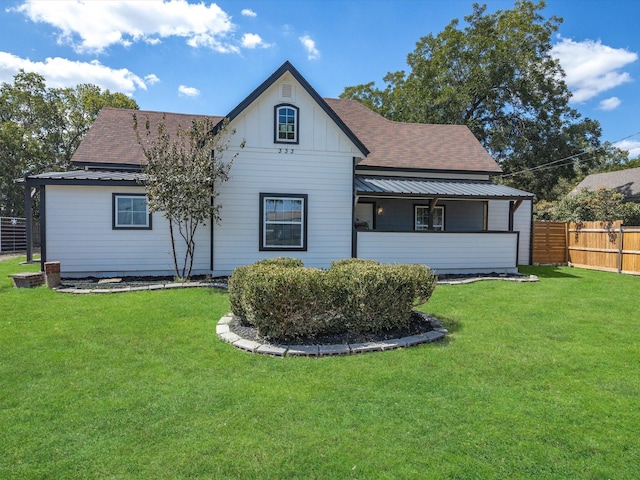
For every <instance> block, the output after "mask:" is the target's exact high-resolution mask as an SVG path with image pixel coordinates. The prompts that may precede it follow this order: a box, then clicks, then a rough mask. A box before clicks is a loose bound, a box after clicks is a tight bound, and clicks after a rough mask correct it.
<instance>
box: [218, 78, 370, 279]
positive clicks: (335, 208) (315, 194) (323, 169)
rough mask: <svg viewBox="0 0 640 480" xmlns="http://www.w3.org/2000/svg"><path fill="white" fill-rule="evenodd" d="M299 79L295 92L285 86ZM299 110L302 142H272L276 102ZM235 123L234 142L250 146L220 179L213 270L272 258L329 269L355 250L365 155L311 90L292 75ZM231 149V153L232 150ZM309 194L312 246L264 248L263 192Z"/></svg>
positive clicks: (226, 270) (227, 269) (226, 271)
mask: <svg viewBox="0 0 640 480" xmlns="http://www.w3.org/2000/svg"><path fill="white" fill-rule="evenodd" d="M283 83H288V84H290V85H292V86H293V89H292V96H291V97H290V98H286V99H285V98H282V97H281V86H282V84H283ZM282 103H288V104H292V105H295V106H296V107H298V109H299V122H300V129H299V143H297V144H284V143H275V142H274V130H275V125H274V107H275V105H279V104H282ZM230 127H231V128H232V129H235V131H236V133H235V135H234V136H233V138H232V144H235V145H237V144H238V143H239V142H240V141H242V140H243V139H244V140H245V142H246V146H245V148H244V149H242V150H241V151H240V153H239V155H238V156H237V158H236V159H235V160H234V162H233V166H232V167H231V171H230V177H231V178H230V180H229V181H228V182H226V183H224V184H222V185H221V186H220V196H219V197H218V199H217V202H218V203H219V204H220V205H222V208H221V212H220V215H221V222H220V224H219V225H215V226H214V235H213V250H214V255H213V258H214V268H213V272H212V273H213V275H228V274H230V273H231V272H232V271H233V269H234V268H236V267H238V266H240V265H247V264H251V263H253V262H256V261H258V260H261V259H264V258H270V257H283V256H284V257H293V258H300V259H301V260H302V261H303V262H304V264H305V265H306V266H308V267H317V268H326V267H329V265H330V263H331V261H333V260H337V259H341V258H349V257H350V256H351V234H352V228H353V227H352V205H353V193H352V192H353V162H354V157H358V156H361V155H362V154H361V152H359V151H358V150H357V148H356V147H355V145H354V144H353V143H352V142H351V141H350V140H349V138H348V137H347V136H346V135H345V134H344V133H343V132H342V131H341V130H340V129H339V128H338V127H337V125H336V124H335V123H334V122H333V120H332V119H331V118H330V117H329V116H328V115H327V114H326V112H325V111H324V110H323V109H322V108H321V107H320V106H319V105H318V104H317V103H316V102H315V100H313V99H312V98H311V97H310V96H309V94H308V93H307V92H306V91H305V90H304V89H303V88H302V87H301V86H300V85H298V84H297V83H296V82H295V80H294V79H293V77H291V76H290V75H289V74H286V75H285V76H284V77H283V78H282V79H281V80H280V81H277V82H275V83H274V84H273V85H272V86H271V87H270V88H268V89H267V90H266V91H265V92H263V93H262V95H261V96H260V97H259V98H258V99H256V100H255V101H254V102H253V103H252V104H251V105H249V106H248V107H247V108H246V109H245V110H243V111H242V112H241V114H240V115H238V116H237V117H236V118H235V119H234V120H233V121H232V122H231V125H230ZM229 154H231V152H229ZM261 193H269V194H300V195H307V196H308V197H307V250H306V251H286V250H279V251H260V222H261V219H260V194H261Z"/></svg>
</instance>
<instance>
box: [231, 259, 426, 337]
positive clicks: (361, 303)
mask: <svg viewBox="0 0 640 480" xmlns="http://www.w3.org/2000/svg"><path fill="white" fill-rule="evenodd" d="M301 264H302V262H299V261H291V259H273V260H268V261H262V262H258V263H255V264H253V265H248V266H244V267H239V268H237V269H236V270H235V271H234V273H233V275H232V277H231V279H230V281H229V289H230V300H231V307H232V311H233V312H234V314H235V315H237V316H240V317H242V318H244V320H245V321H246V322H248V323H249V324H251V325H253V326H254V327H256V328H257V329H258V331H259V332H260V334H261V335H262V336H264V337H267V338H272V339H278V340H286V341H294V340H296V339H313V338H314V337H318V336H321V335H323V334H326V333H352V334H367V333H382V332H385V331H388V330H392V329H396V328H402V327H404V326H406V325H408V324H409V323H410V321H411V311H412V309H413V307H414V306H416V305H420V304H422V303H425V302H426V301H427V300H428V299H429V297H430V296H431V294H432V293H433V290H434V288H435V285H436V278H435V276H434V275H433V274H432V273H431V270H430V269H429V268H428V267H425V266H423V265H382V264H379V263H378V262H375V261H372V260H360V259H347V260H341V261H337V262H333V263H332V264H331V269H330V270H317V269H310V268H304V267H302V266H301Z"/></svg>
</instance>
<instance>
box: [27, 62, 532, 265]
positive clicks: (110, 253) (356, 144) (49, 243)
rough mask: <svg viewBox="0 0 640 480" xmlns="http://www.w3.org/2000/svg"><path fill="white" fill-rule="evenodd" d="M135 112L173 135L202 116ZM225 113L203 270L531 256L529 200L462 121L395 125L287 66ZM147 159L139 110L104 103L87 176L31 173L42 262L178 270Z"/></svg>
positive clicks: (525, 259)
mask: <svg viewBox="0 0 640 480" xmlns="http://www.w3.org/2000/svg"><path fill="white" fill-rule="evenodd" d="M136 114H137V117H138V119H141V118H148V119H149V121H150V122H151V124H152V125H153V124H155V123H157V122H158V121H160V120H162V119H163V118H164V119H165V122H166V124H167V127H168V128H169V129H173V130H175V129H176V128H177V126H178V125H179V124H180V125H182V126H185V127H186V126H188V125H189V124H190V122H191V120H193V119H194V118H196V117H195V116H193V115H180V114H171V113H166V114H164V113H159V112H144V111H138V112H136ZM226 117H227V118H228V119H229V120H230V126H231V127H232V128H234V129H236V134H235V135H234V136H233V138H232V146H231V151H233V150H234V149H238V148H239V144H240V142H241V141H242V140H243V139H244V140H245V141H246V146H245V148H244V149H243V150H242V151H241V153H240V155H239V156H238V157H237V158H236V160H235V161H234V163H233V166H232V168H231V172H230V173H231V179H230V180H229V181H228V182H225V183H224V184H222V185H221V187H220V196H219V197H218V201H219V203H220V204H221V205H222V209H221V217H222V219H221V223H220V224H215V222H209V223H208V224H207V225H206V226H204V227H201V228H200V229H199V231H198V233H197V239H196V252H195V260H194V270H193V274H194V275H198V274H210V275H213V276H219V275H228V274H230V273H231V272H232V271H233V269H234V268H235V267H237V266H239V265H245V264H250V263H253V262H255V261H257V260H260V259H263V258H267V257H275V256H291V257H296V258H300V259H302V260H303V262H304V263H305V265H307V266H310V267H318V268H326V267H328V266H329V264H330V262H331V261H333V260H338V259H343V258H349V257H358V258H367V259H376V260H379V261H381V262H401V263H422V264H426V265H428V266H430V267H431V268H432V269H434V270H435V271H436V272H437V273H469V272H515V271H517V267H518V265H519V264H528V263H530V260H529V257H530V251H531V248H530V247H531V205H532V200H533V195H532V194H530V193H527V192H523V191H520V190H516V189H513V188H509V187H506V186H504V185H498V184H494V183H492V182H491V176H492V175H494V174H497V173H500V171H501V170H500V167H499V166H498V164H497V163H496V162H495V161H494V160H493V159H492V158H491V156H489V154H488V153H487V152H486V151H485V150H484V148H483V147H482V146H481V145H480V143H479V142H478V141H477V139H476V138H475V137H474V136H473V135H472V133H471V132H470V131H469V129H468V128H467V127H465V126H457V125H424V124H408V123H398V122H392V121H389V120H386V119H385V118H383V117H381V116H380V115H378V114H377V113H374V112H373V111H371V110H369V109H368V108H366V107H365V106H363V105H362V104H360V103H359V102H356V101H353V100H337V99H324V98H322V97H320V96H319V95H318V93H317V92H316V91H315V90H314V89H313V87H312V86H311V85H310V84H309V83H308V82H307V81H306V80H305V79H304V78H303V77H302V76H301V75H300V73H299V72H298V71H297V70H296V69H295V68H294V67H293V66H292V65H291V64H290V63H289V62H286V63H284V64H283V65H282V66H281V67H280V68H279V69H278V70H276V71H275V72H274V73H273V75H271V76H270V77H269V78H268V79H267V80H266V81H264V82H263V83H262V84H261V85H260V86H258V88H256V90H255V91H253V93H251V94H250V95H249V96H248V97H247V98H245V99H244V100H243V101H242V102H240V104H239V105H238V106H237V107H236V108H235V109H233V110H232V111H231V112H230V113H229V114H228V115H226ZM223 118H224V117H217V119H219V120H222V119H223ZM145 160H146V159H145V157H144V155H143V153H142V150H141V148H140V146H139V145H138V143H137V140H136V136H135V132H134V130H133V120H132V112H131V111H130V110H118V109H109V108H107V109H104V110H102V111H101V112H100V114H99V116H98V118H97V119H96V121H95V123H94V124H93V126H92V127H91V129H90V131H89V132H88V133H87V135H86V137H85V139H84V140H83V142H82V143H81V145H80V147H79V148H78V150H77V151H76V153H75V155H74V156H73V163H74V164H75V165H76V166H77V167H78V169H77V170H75V171H69V172H56V173H44V174H40V175H32V176H28V177H27V178H26V179H25V183H26V193H25V198H27V199H29V198H30V197H31V193H30V192H32V191H33V190H34V189H35V190H38V191H39V192H40V199H41V200H40V208H41V258H42V262H43V263H44V262H45V261H60V262H61V273H62V276H63V277H82V276H122V275H170V274H172V272H173V269H172V260H171V259H172V257H171V253H170V241H169V233H168V223H167V221H166V220H165V219H164V217H163V216H162V215H161V214H159V213H153V214H150V213H149V212H148V210H147V207H146V204H145V201H144V198H145V197H144V195H145V193H144V187H143V186H142V182H143V181H144V172H143V167H144V164H145ZM27 203H30V202H27ZM28 208H30V207H28Z"/></svg>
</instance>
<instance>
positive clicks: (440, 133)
mask: <svg viewBox="0 0 640 480" xmlns="http://www.w3.org/2000/svg"><path fill="white" fill-rule="evenodd" d="M327 103H328V104H329V106H330V107H331V108H332V109H333V110H334V111H335V112H336V113H337V114H338V115H339V116H340V118H342V119H343V120H344V122H345V123H346V124H347V125H349V128H351V130H353V132H355V134H356V135H357V136H358V138H360V139H361V140H362V141H363V142H364V144H365V145H366V146H367V147H369V150H370V154H369V156H367V158H366V159H364V160H363V161H362V162H360V163H359V164H358V168H360V167H366V168H369V167H371V168H372V169H374V170H375V169H376V168H393V169H405V170H440V171H450V172H452V171H466V172H479V173H500V172H501V171H502V169H501V168H500V167H499V165H498V164H497V163H496V161H495V160H494V159H493V158H492V157H491V156H490V155H489V153H487V151H486V150H485V149H484V147H483V146H482V145H481V144H480V142H479V141H478V139H477V138H476V137H475V136H474V135H473V133H471V130H469V128H467V127H466V126H465V125H432V124H425V123H402V122H393V121H391V120H387V119H386V118H384V117H383V116H382V115H379V114H378V113H376V112H374V111H373V110H371V109H369V108H367V107H365V106H364V105H362V104H361V103H360V102H357V101H356V100H337V99H327Z"/></svg>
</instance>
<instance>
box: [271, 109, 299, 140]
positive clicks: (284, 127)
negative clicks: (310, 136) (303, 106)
mask: <svg viewBox="0 0 640 480" xmlns="http://www.w3.org/2000/svg"><path fill="white" fill-rule="evenodd" d="M298 113H299V112H298V107H295V106H293V105H288V104H283V105H276V107H275V139H274V141H275V143H298V127H299V125H298V124H299V119H298Z"/></svg>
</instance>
